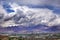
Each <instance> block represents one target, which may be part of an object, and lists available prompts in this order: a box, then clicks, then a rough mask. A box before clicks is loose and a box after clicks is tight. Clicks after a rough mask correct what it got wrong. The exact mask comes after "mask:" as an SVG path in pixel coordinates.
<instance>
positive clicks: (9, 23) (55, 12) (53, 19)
mask: <svg viewBox="0 0 60 40" xmlns="http://www.w3.org/2000/svg"><path fill="white" fill-rule="evenodd" d="M0 30H1V31H0V32H2V31H4V32H8V33H14V32H19V33H27V32H28V33H29V32H34V33H36V32H37V33H38V32H60V0H0ZM7 30H8V31H7Z"/></svg>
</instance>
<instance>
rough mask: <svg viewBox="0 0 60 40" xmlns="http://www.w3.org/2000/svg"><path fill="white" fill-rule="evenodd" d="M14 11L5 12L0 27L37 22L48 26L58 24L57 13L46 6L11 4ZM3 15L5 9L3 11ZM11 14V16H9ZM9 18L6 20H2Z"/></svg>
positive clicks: (35, 23)
mask: <svg viewBox="0 0 60 40" xmlns="http://www.w3.org/2000/svg"><path fill="white" fill-rule="evenodd" d="M11 7H12V9H13V10H15V12H14V13H10V14H7V13H6V14H7V15H6V16H5V17H4V18H3V22H2V23H0V25H1V26H2V27H8V26H20V25H22V26H28V27H29V26H32V25H38V24H44V25H48V26H53V25H55V24H56V25H58V24H60V22H59V20H60V18H59V15H57V14H54V13H53V10H49V9H47V8H40V9H38V8H29V7H27V6H19V5H18V4H11ZM3 12H4V15H5V12H6V11H3ZM11 15H12V16H11ZM57 16H58V17H57ZM6 18H7V19H9V18H10V19H9V20H8V21H4V20H6Z"/></svg>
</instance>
